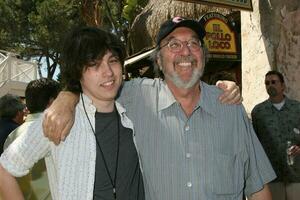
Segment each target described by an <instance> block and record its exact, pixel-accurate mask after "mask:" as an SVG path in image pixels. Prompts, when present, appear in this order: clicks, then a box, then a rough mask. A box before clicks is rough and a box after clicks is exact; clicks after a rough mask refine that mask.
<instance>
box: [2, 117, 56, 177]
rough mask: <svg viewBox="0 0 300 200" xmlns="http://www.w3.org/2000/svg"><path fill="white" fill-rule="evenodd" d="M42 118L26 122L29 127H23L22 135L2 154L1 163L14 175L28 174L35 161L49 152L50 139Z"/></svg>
mask: <svg viewBox="0 0 300 200" xmlns="http://www.w3.org/2000/svg"><path fill="white" fill-rule="evenodd" d="M42 119H43V116H42V115H41V116H40V118H38V119H37V120H36V121H34V122H31V123H30V124H26V125H28V127H26V128H24V129H22V130H23V131H22V133H21V134H20V136H19V137H17V139H16V140H15V141H14V142H13V143H12V144H11V145H9V146H8V148H7V149H6V150H5V151H4V152H3V154H2V155H1V157H0V163H1V165H2V166H3V167H4V168H5V169H6V170H7V171H8V172H9V173H10V174H12V175H13V176H16V177H20V176H24V175H26V174H27V173H29V170H30V168H31V167H32V166H33V165H34V163H36V162H37V161H38V160H39V159H41V158H43V157H45V156H46V155H47V153H48V152H49V150H50V141H49V140H48V139H47V138H46V137H45V136H44V134H43V131H42V130H43V129H42ZM21 126H23V125H21ZM24 126H25V124H24Z"/></svg>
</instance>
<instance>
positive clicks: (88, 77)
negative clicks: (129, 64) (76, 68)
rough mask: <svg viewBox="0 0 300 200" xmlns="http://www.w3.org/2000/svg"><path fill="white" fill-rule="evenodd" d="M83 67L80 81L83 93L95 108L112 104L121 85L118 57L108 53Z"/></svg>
mask: <svg viewBox="0 0 300 200" xmlns="http://www.w3.org/2000/svg"><path fill="white" fill-rule="evenodd" d="M85 67H86V68H85V69H84V71H83V74H82V78H81V81H80V83H81V87H82V91H83V93H84V94H86V95H87V96H89V97H90V98H91V99H92V101H93V103H94V105H95V106H97V105H103V103H111V102H113V101H114V99H115V97H116V95H117V93H118V90H119V88H120V86H121V84H122V65H121V62H120V60H119V58H118V56H116V55H113V54H112V53H111V52H110V51H108V52H107V53H106V54H105V55H104V56H103V58H102V59H99V60H95V61H94V62H91V63H89V64H88V66H85ZM104 105H105V104H104Z"/></svg>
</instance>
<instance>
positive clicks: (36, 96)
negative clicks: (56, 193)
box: [4, 78, 60, 200]
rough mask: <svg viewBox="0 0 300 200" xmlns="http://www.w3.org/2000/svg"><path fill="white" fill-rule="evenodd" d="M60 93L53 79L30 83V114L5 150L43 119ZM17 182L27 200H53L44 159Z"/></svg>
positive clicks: (27, 88)
mask: <svg viewBox="0 0 300 200" xmlns="http://www.w3.org/2000/svg"><path fill="white" fill-rule="evenodd" d="M59 91H60V86H59V83H58V82H56V81H54V80H51V79H47V78H41V79H37V80H33V81H31V82H29V83H28V85H27V87H26V89H25V100H26V107H27V110H28V111H29V114H28V115H27V117H26V119H25V122H24V123H23V124H22V125H21V126H19V127H18V128H16V129H15V130H14V131H13V132H11V133H10V134H9V136H8V137H7V139H6V141H5V143H4V149H6V148H7V147H8V146H9V144H11V143H12V142H13V141H14V140H15V139H16V138H17V137H18V136H20V135H21V134H23V133H26V132H27V131H28V129H29V127H30V126H31V124H32V123H33V122H34V121H36V120H38V119H39V118H41V116H42V113H43V111H44V110H45V109H46V108H47V107H49V106H50V105H51V103H52V101H53V100H54V99H55V98H56V96H57V94H58V93H59ZM17 180H18V183H19V186H20V188H21V190H22V193H23V195H24V198H25V199H28V200H34V199H38V200H47V199H49V200H50V199H51V195H50V190H49V184H48V178H47V173H46V168H45V162H44V159H42V160H39V161H38V163H36V164H35V165H34V166H33V168H32V170H31V171H30V173H29V174H28V175H26V176H24V177H21V178H18V179H17Z"/></svg>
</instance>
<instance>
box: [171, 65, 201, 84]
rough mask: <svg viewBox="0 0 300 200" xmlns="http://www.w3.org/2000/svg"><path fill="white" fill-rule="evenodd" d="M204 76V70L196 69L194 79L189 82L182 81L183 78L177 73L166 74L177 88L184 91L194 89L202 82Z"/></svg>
mask: <svg viewBox="0 0 300 200" xmlns="http://www.w3.org/2000/svg"><path fill="white" fill-rule="evenodd" d="M202 75H203V69H202V70H201V69H194V70H193V74H192V77H191V79H190V80H189V81H184V80H181V78H180V77H179V75H178V74H177V73H176V72H174V73H173V74H172V75H168V74H165V77H166V78H168V79H169V80H171V81H172V82H173V84H174V85H175V86H176V87H178V88H182V89H188V88H191V87H193V86H194V85H195V84H196V83H197V82H198V81H199V80H200V78H201V77H202Z"/></svg>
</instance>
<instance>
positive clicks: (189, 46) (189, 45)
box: [159, 38, 203, 53]
mask: <svg viewBox="0 0 300 200" xmlns="http://www.w3.org/2000/svg"><path fill="white" fill-rule="evenodd" d="M172 41H177V42H178V44H180V48H179V49H178V50H174V49H172V47H170V43H171V42H172ZM191 41H197V43H198V44H199V45H198V47H199V49H192V48H191V43H190V42H191ZM184 44H185V45H186V46H187V47H188V48H189V50H190V51H191V52H197V51H200V50H201V49H202V48H203V44H202V41H201V40H200V39H196V38H192V39H190V40H188V41H181V40H179V39H176V38H171V39H170V40H169V41H168V42H167V43H166V44H163V45H161V46H160V47H159V49H162V48H164V47H166V46H167V47H168V49H169V51H171V52H172V53H179V52H181V51H182V49H183V46H184Z"/></svg>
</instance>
